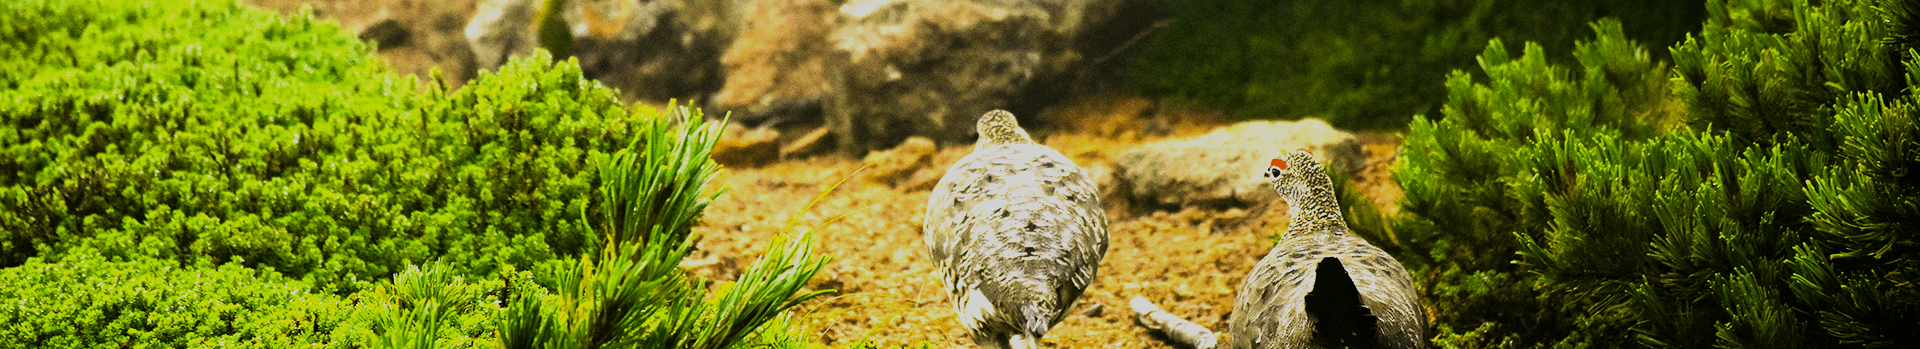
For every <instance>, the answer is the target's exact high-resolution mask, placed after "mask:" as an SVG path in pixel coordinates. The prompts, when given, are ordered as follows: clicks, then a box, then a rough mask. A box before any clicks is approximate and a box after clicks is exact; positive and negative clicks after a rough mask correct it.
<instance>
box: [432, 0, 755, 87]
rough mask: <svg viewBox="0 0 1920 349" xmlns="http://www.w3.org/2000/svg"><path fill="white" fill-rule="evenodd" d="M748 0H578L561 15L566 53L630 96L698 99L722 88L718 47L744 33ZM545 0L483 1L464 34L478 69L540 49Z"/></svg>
mask: <svg viewBox="0 0 1920 349" xmlns="http://www.w3.org/2000/svg"><path fill="white" fill-rule="evenodd" d="M742 2H744V1H743V0H719V1H712V0H708V1H700V0H574V1H567V2H566V7H564V8H562V9H561V10H560V11H559V12H558V13H559V15H560V19H561V20H562V21H564V22H565V23H566V26H567V27H566V28H567V31H568V33H569V34H570V35H569V36H571V39H572V43H571V46H570V47H568V49H567V51H570V52H569V53H571V54H572V57H573V58H575V59H578V60H579V62H580V70H581V71H582V72H584V73H585V74H586V75H587V77H590V78H593V79H594V80H598V81H600V82H601V83H603V84H606V85H607V86H609V87H614V88H618V89H620V91H621V97H622V98H623V99H624V100H627V101H636V100H650V101H665V100H668V99H681V100H697V99H701V98H703V97H704V96H705V95H707V94H710V93H712V92H713V91H715V90H718V89H719V88H720V83H721V82H722V81H723V79H724V77H723V76H722V74H721V70H720V63H719V60H720V53H721V52H722V51H723V50H724V49H725V48H726V46H727V45H728V43H729V42H730V41H732V40H733V36H734V33H735V32H736V31H738V28H737V27H738V13H735V8H736V7H737V6H738V5H739V4H740V3H742ZM543 3H544V1H543V0H483V1H482V2H480V4H479V6H478V8H477V9H476V11H475V12H474V16H473V19H472V20H471V21H469V22H468V24H467V28H466V36H467V40H468V42H469V46H471V47H472V50H473V55H474V62H475V66H476V67H477V68H478V69H482V70H486V69H494V68H498V67H499V66H500V65H502V64H505V63H506V62H507V59H509V58H511V57H513V56H516V55H522V54H526V53H527V52H530V51H532V50H533V49H534V48H536V47H539V46H540V43H539V38H538V36H537V35H538V30H537V29H538V28H536V27H535V24H536V23H535V22H536V21H537V20H538V18H535V17H538V16H539V12H540V6H542V4H543Z"/></svg>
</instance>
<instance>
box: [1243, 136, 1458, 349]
mask: <svg viewBox="0 0 1920 349" xmlns="http://www.w3.org/2000/svg"><path fill="white" fill-rule="evenodd" d="M1289 167H1290V168H1289ZM1265 175H1266V177H1267V179H1268V180H1270V181H1272V182H1273V186H1274V189H1275V190H1278V191H1279V192H1280V196H1281V198H1283V199H1285V200H1286V201H1287V207H1288V208H1287V212H1288V213H1289V214H1291V215H1292V216H1293V219H1292V221H1291V222H1290V223H1288V225H1287V232H1286V233H1285V234H1283V235H1282V237H1281V240H1280V242H1279V243H1278V244H1276V245H1275V246H1274V248H1273V250H1272V251H1269V252H1267V256H1266V258H1263V259H1261V260H1260V263H1259V264H1258V265H1256V266H1254V269H1253V272H1252V273H1250V274H1248V275H1247V278H1246V280H1245V281H1244V282H1242V283H1241V285H1240V292H1239V294H1238V300H1236V301H1235V302H1234V309H1233V314H1232V315H1231V316H1230V317H1229V319H1228V321H1229V322H1230V326H1231V327H1230V328H1229V330H1228V333H1229V334H1230V336H1231V338H1230V348H1240V349H1268V348H1339V347H1351V348H1363V347H1380V348H1426V347H1427V338H1426V329H1427V317H1426V312H1425V311H1424V310H1423V309H1422V308H1421V307H1420V303H1419V293H1418V292H1417V291H1416V290H1415V289H1414V286H1413V280H1412V279H1411V278H1409V277H1408V275H1407V270H1406V268H1405V267H1403V266H1401V265H1400V261H1399V260H1396V259H1394V258H1393V256H1390V255H1387V253H1386V251H1382V250H1380V248H1378V247H1374V246H1373V245H1372V244H1368V243H1367V241H1366V240H1364V239H1361V238H1360V237H1359V236H1355V235H1354V233H1353V232H1352V231H1351V230H1348V229H1347V224H1346V221H1345V220H1343V219H1342V218H1341V214H1340V206H1339V204H1338V202H1336V201H1335V196H1334V192H1333V182H1332V181H1331V180H1330V179H1328V178H1327V175H1326V172H1325V171H1323V170H1322V169H1321V167H1320V163H1319V162H1318V161H1317V160H1316V159H1314V158H1313V155H1312V154H1308V153H1307V152H1306V151H1293V152H1290V153H1287V154H1286V155H1283V156H1282V157H1281V158H1279V159H1276V160H1275V162H1274V163H1273V166H1270V167H1268V168H1267V171H1266V174H1265ZM1331 263H1337V264H1331ZM1323 264H1325V266H1324V267H1323ZM1340 270H1344V271H1345V274H1344V275H1339V274H1334V273H1335V272H1337V271H1340ZM1348 278H1350V279H1351V282H1350V283H1343V282H1340V281H1344V280H1343V279H1348ZM1317 281H1326V283H1324V284H1316V282H1317ZM1316 288H1317V289H1318V290H1316ZM1356 303H1357V304H1356Z"/></svg>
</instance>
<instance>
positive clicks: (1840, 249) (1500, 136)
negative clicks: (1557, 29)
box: [1389, 0, 1920, 348]
mask: <svg viewBox="0 0 1920 349" xmlns="http://www.w3.org/2000/svg"><path fill="white" fill-rule="evenodd" d="M1909 6H1911V5H1907V4H1906V3H1902V2H1895V1H1871V0H1856V1H1831V2H1813V1H1786V2H1765V1H1711V2H1709V4H1708V7H1707V10H1708V12H1709V17H1708V19H1707V20H1706V22H1705V24H1704V25H1703V27H1704V29H1703V30H1702V32H1701V33H1700V34H1698V35H1696V36H1692V37H1690V38H1689V39H1687V40H1685V41H1684V42H1682V43H1680V44H1677V45H1675V46H1674V47H1673V48H1672V49H1671V53H1672V54H1671V57H1672V59H1673V63H1671V68H1669V65H1668V64H1666V63H1662V62H1660V61H1659V60H1657V56H1655V55H1651V54H1649V53H1648V52H1646V51H1645V50H1644V49H1641V48H1639V46H1638V45H1637V44H1634V43H1633V42H1631V41H1628V40H1626V39H1625V35H1623V34H1622V32H1621V30H1620V29H1619V26H1618V24H1616V23H1613V22H1607V21H1602V22H1599V23H1597V24H1595V25H1594V28H1595V29H1596V32H1597V34H1598V35H1597V37H1596V38H1595V39H1593V40H1591V41H1588V42H1584V43H1581V44H1580V45H1578V46H1577V47H1576V48H1575V49H1574V50H1573V52H1574V53H1573V55H1574V56H1575V57H1576V60H1577V62H1578V65H1575V66H1565V65H1557V64H1552V63H1550V62H1549V60H1547V59H1545V58H1542V55H1544V53H1543V52H1542V49H1540V48H1539V46H1536V45H1528V46H1527V48H1526V50H1525V53H1524V54H1523V55H1522V56H1520V57H1518V58H1515V57H1512V56H1510V55H1509V54H1508V53H1507V52H1506V51H1505V49H1504V48H1503V47H1502V46H1501V45H1498V44H1497V43H1496V44H1493V45H1489V47H1488V49H1487V50H1486V52H1484V53H1482V54H1481V56H1480V61H1481V68H1482V70H1483V71H1484V72H1485V74H1486V76H1487V77H1486V79H1484V80H1481V79H1475V78H1474V77H1473V76H1472V75H1469V74H1466V73H1455V74H1453V75H1452V76H1451V77H1450V78H1449V80H1448V81H1449V82H1448V84H1447V87H1448V90H1449V100H1448V102H1447V104H1446V105H1445V107H1444V108H1443V110H1444V114H1445V117H1444V118H1440V119H1429V118H1426V117H1417V118H1416V119H1415V121H1414V123H1413V124H1412V125H1411V126H1410V131H1409V134H1408V136H1407V140H1406V145H1405V147H1404V148H1403V149H1402V150H1403V153H1404V154H1405V157H1404V158H1403V160H1402V162H1401V163H1400V164H1399V165H1398V167H1397V168H1396V170H1395V171H1396V172H1395V177H1396V179H1397V180H1398V181H1399V182H1400V184H1401V185H1402V186H1403V188H1404V189H1405V190H1406V199H1405V202H1404V203H1403V210H1402V212H1403V213H1405V214H1404V215H1402V216H1401V217H1399V220H1397V221H1396V222H1395V223H1394V224H1393V230H1394V233H1396V234H1398V236H1400V237H1401V238H1403V239H1404V242H1405V243H1403V244H1399V245H1395V246H1391V247H1390V248H1389V250H1390V251H1395V252H1396V253H1397V254H1398V255H1405V256H1409V257H1408V258H1402V260H1403V261H1407V262H1408V264H1410V266H1412V267H1413V268H1414V269H1416V272H1417V273H1419V274H1423V275H1426V277H1424V278H1417V279H1425V280H1428V281H1427V282H1426V285H1427V287H1428V292H1429V297H1430V298H1429V299H1430V300H1431V301H1432V302H1433V304H1434V307H1435V308H1436V309H1437V310H1438V311H1437V315H1438V321H1437V322H1436V325H1437V327H1438V330H1439V331H1438V335H1437V336H1436V338H1435V339H1436V342H1438V344H1440V345H1441V346H1442V347H1470V348H1488V347H1522V348H1531V347H1599V348H1613V347H1623V346H1647V347H1684V348H1699V347H1727V348H1736V347H1738V348H1749V347H1753V348H1765V347H1777V348H1804V347H1839V346H1847V347H1875V348H1900V347H1911V346H1915V345H1920V339H1917V338H1916V335H1915V334H1914V333H1913V332H1912V326H1913V324H1915V323H1920V317H1917V316H1916V315H1914V314H1920V289H1916V288H1915V287H1914V285H1916V283H1915V281H1916V280H1915V275H1916V272H1917V271H1920V269H1916V267H1920V264H1916V263H1920V262H1916V261H1917V260H1916V259H1915V257H1916V253H1917V252H1920V249H1916V246H1920V245H1916V242H1917V241H1916V239H1915V238H1916V236H1915V234H1914V230H1913V229H1910V228H1908V227H1907V225H1908V224H1909V223H1907V222H1913V221H1915V220H1916V219H1920V206H1917V205H1920V181H1915V180H1914V179H1913V178H1915V177H1912V176H1911V175H1910V173H1912V172H1910V170H1911V169H1914V168H1915V167H1916V166H1920V146H1917V145H1920V143H1916V142H1915V140H1916V139H1920V138H1916V137H1920V125H1916V124H1915V123H1914V121H1913V120H1915V117H1916V116H1920V115H1916V113H1920V109H1916V106H1917V105H1920V104H1916V103H1920V94H1916V93H1915V91H1916V90H1915V86H1920V54H1916V51H1915V49H1916V46H1915V45H1914V44H1915V40H1913V38H1914V36H1913V33H1915V32H1916V30H1915V28H1916V27H1917V26H1920V18H1917V17H1915V13H1914V12H1913V11H1912V8H1910V7H1909Z"/></svg>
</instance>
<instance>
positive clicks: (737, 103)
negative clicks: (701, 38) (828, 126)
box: [710, 0, 841, 127]
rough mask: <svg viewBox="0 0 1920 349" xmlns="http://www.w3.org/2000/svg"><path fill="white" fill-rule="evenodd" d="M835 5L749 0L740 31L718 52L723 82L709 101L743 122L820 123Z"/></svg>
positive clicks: (816, 0)
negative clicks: (727, 45)
mask: <svg viewBox="0 0 1920 349" xmlns="http://www.w3.org/2000/svg"><path fill="white" fill-rule="evenodd" d="M838 8H839V7H838V6H837V5H835V4H834V3H833V2H832V1H828V0H753V1H752V2H749V3H748V4H747V6H746V9H745V11H744V12H745V13H744V14H745V17H744V18H742V23H741V30H740V36H739V37H738V38H736V39H734V41H733V45H732V46H731V47H729V48H728V49H727V52H726V54H725V55H723V56H721V58H720V62H721V64H722V65H724V66H725V67H726V77H727V78H726V84H725V85H724V87H722V88H721V89H720V91H719V92H718V93H716V94H715V95H714V97H713V100H712V101H711V102H712V103H711V104H710V106H712V107H715V108H717V109H721V110H728V111H732V112H733V113H734V118H735V120H737V121H741V122H747V123H755V124H761V123H772V124H779V125H780V126H784V127H806V126H812V125H818V124H820V122H819V121H820V120H821V119H820V111H821V110H820V108H821V105H820V104H821V103H820V102H821V101H822V100H823V98H825V97H826V96H828V95H829V92H830V91H831V90H832V89H833V83H832V81H831V80H829V79H828V77H827V72H826V65H827V61H828V58H829V57H830V54H831V53H832V52H833V45H831V43H829V42H828V41H827V38H828V37H830V36H831V34H832V33H833V28H834V27H836V26H838V25H840V22H841V21H840V18H841V17H840V13H839V11H838ZM793 121H800V122H793Z"/></svg>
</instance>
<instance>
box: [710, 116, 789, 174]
mask: <svg viewBox="0 0 1920 349" xmlns="http://www.w3.org/2000/svg"><path fill="white" fill-rule="evenodd" d="M723 132H724V133H723V134H722V135H721V136H720V142H719V143H717V144H714V145H713V161H714V162H718V163H720V164H721V165H726V166H731V167H759V166H763V165H766V164H767V163H770V162H773V160H774V159H777V158H778V156H779V149H780V144H779V142H780V131H775V130H773V129H769V128H758V129H752V130H748V129H747V127H746V126H741V125H740V124H728V125H727V129H726V131H723Z"/></svg>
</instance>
